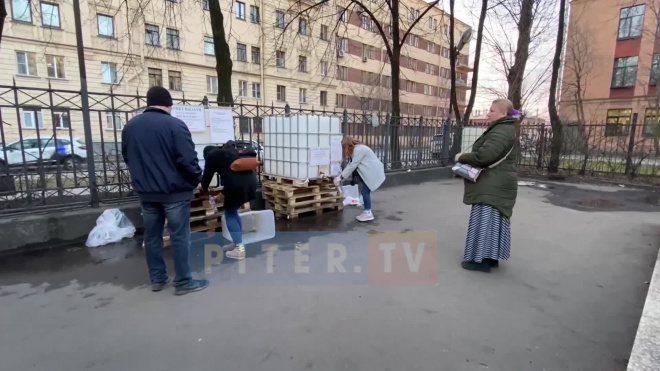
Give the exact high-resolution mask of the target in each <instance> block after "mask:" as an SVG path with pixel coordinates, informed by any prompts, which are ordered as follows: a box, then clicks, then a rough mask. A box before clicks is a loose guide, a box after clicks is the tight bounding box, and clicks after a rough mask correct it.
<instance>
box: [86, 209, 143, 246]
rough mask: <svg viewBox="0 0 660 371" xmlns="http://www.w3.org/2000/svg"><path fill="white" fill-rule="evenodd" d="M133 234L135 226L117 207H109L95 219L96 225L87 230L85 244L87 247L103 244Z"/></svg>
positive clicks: (117, 240) (129, 236)
mask: <svg viewBox="0 0 660 371" xmlns="http://www.w3.org/2000/svg"><path fill="white" fill-rule="evenodd" d="M134 234H135V226H134V225H133V223H131V221H130V220H128V218H127V217H126V215H124V213H122V212H121V211H119V209H109V210H105V211H104V212H103V214H101V216H99V218H98V219H96V226H95V227H94V229H92V231H91V232H89V236H87V243H86V245H87V247H98V246H103V245H107V244H109V243H114V242H119V241H121V240H122V239H124V238H131V237H133V235H134Z"/></svg>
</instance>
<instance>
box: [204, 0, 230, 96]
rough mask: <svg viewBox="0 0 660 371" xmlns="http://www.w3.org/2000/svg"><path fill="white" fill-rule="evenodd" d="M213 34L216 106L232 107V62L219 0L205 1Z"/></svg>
mask: <svg viewBox="0 0 660 371" xmlns="http://www.w3.org/2000/svg"><path fill="white" fill-rule="evenodd" d="M207 1H208V2H209V15H210V18H211V31H212V32H213V48H214V49H215V63H216V65H215V71H216V74H217V75H218V100H217V101H218V105H219V106H223V105H224V106H226V105H233V102H234V96H233V94H232V92H231V72H232V66H233V64H232V61H231V53H230V52H229V44H227V37H226V36H225V24H224V16H223V14H222V8H220V0H207Z"/></svg>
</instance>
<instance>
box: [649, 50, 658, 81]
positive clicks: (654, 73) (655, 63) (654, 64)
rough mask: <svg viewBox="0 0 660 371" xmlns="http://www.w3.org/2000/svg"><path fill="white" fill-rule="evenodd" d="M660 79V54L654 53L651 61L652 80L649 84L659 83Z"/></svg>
mask: <svg viewBox="0 0 660 371" xmlns="http://www.w3.org/2000/svg"><path fill="white" fill-rule="evenodd" d="M658 80H660V54H653V62H652V63H651V81H650V82H649V85H652V86H656V85H658Z"/></svg>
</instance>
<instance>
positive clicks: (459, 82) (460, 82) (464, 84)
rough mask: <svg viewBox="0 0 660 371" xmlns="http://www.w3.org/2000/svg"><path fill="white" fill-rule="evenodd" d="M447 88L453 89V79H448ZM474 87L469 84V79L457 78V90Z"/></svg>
mask: <svg viewBox="0 0 660 371" xmlns="http://www.w3.org/2000/svg"><path fill="white" fill-rule="evenodd" d="M446 87H447V89H451V79H449V80H447V86H446ZM470 89H472V87H471V86H470V84H468V82H467V81H465V80H461V79H456V90H460V91H465V90H470Z"/></svg>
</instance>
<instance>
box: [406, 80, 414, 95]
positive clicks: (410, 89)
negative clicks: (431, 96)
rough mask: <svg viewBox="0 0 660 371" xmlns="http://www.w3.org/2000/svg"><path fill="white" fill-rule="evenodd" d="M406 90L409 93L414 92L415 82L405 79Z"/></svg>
mask: <svg viewBox="0 0 660 371" xmlns="http://www.w3.org/2000/svg"><path fill="white" fill-rule="evenodd" d="M406 91H407V92H411V93H413V92H415V82H414V81H410V80H406Z"/></svg>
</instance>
